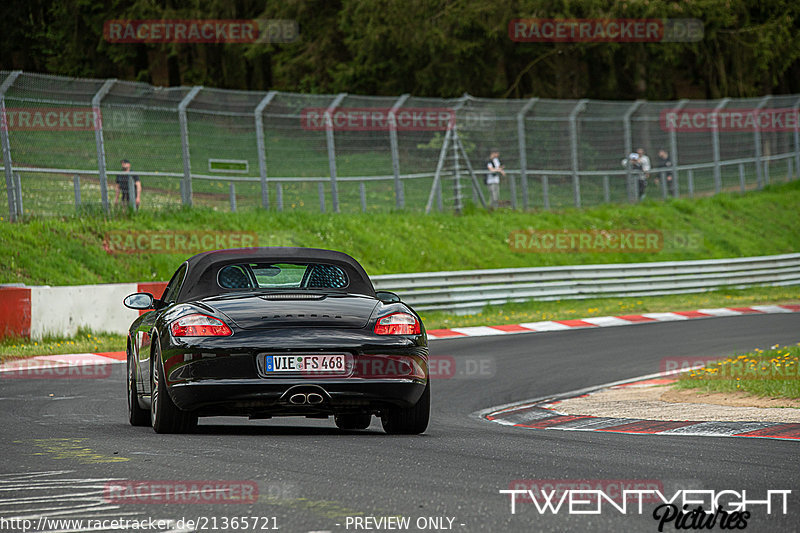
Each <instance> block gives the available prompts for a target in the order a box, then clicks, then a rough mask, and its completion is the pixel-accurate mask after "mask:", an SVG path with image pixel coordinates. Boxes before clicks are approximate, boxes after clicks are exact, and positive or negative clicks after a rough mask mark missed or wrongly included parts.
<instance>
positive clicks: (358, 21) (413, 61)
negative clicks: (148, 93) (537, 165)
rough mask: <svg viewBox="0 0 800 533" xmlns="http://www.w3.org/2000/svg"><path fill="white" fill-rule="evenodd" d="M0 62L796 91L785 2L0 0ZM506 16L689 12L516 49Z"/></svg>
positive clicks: (476, 90) (464, 83) (366, 80)
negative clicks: (116, 24) (224, 34)
mask: <svg viewBox="0 0 800 533" xmlns="http://www.w3.org/2000/svg"><path fill="white" fill-rule="evenodd" d="M3 12H4V15H5V16H4V17H2V19H0V67H1V68H2V69H7V70H8V69H23V70H27V71H35V72H49V73H57V74H64V75H69V76H81V77H115V78H119V79H129V80H139V81H146V82H149V83H154V84H157V85H194V84H199V85H205V86H209V87H223V88H232V89H258V90H267V89H277V90H283V91H296V92H312V93H335V92H341V91H345V92H350V93H359V94H378V95H397V94H401V93H406V92H408V93H412V94H414V95H419V96H458V95H461V94H462V93H464V92H468V93H470V94H472V95H475V96H485V97H500V98H502V97H512V98H522V97H529V96H540V97H549V98H579V97H587V98H600V99H613V100H628V99H634V98H647V99H651V100H668V99H675V98H684V97H685V98H718V97H722V96H731V97H741V96H757V95H764V94H781V93H799V92H800V2H797V0H675V1H659V0H581V1H574V0H572V1H570V0H508V1H501V2H492V1H485V0H281V1H279V0H267V1H266V3H265V1H264V0H163V1H157V0H6V2H5V4H4V8H3ZM264 18H266V19H292V20H295V21H297V23H298V25H299V34H300V37H299V39H298V40H297V41H296V42H293V43H275V44H262V43H248V44H234V43H227V44H202V43H191V44H180V43H161V44H146V43H137V44H125V43H110V42H108V41H106V40H105V39H104V36H103V25H104V23H105V22H106V21H108V20H112V19H149V20H153V19H173V20H174V19H264ZM517 18H553V19H563V18H567V19H575V18H649V19H652V18H658V19H664V18H669V19H686V18H695V19H699V20H700V21H702V23H703V26H704V37H703V39H702V40H700V41H697V42H678V43H674V42H673V43H608V42H594V43H591V42H584V43H521V42H515V41H513V40H512V39H511V38H510V37H509V33H508V24H509V21H511V20H512V19H517Z"/></svg>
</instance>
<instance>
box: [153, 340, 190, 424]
mask: <svg viewBox="0 0 800 533" xmlns="http://www.w3.org/2000/svg"><path fill="white" fill-rule="evenodd" d="M152 359H153V369H152V371H151V373H150V375H151V377H150V379H151V384H152V386H151V388H150V390H151V391H152V397H151V402H150V421H151V423H152V425H153V429H154V430H155V432H156V433H188V432H189V431H191V430H193V429H194V428H195V426H197V415H196V414H194V413H191V412H189V411H182V410H181V409H179V408H178V406H177V405H175V402H173V401H172V398H170V396H169V391H168V390H167V379H166V376H165V375H164V364H163V363H162V362H161V349H160V348H159V347H158V344H156V349H155V350H154V352H153V357H152Z"/></svg>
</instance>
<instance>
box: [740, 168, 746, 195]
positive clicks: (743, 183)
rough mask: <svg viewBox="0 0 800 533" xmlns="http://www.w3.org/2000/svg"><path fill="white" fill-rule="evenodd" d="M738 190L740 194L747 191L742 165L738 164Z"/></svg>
mask: <svg viewBox="0 0 800 533" xmlns="http://www.w3.org/2000/svg"><path fill="white" fill-rule="evenodd" d="M739 188H740V189H741V191H742V192H745V191H746V190H747V187H746V184H745V180H744V163H739Z"/></svg>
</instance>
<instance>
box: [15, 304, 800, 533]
mask: <svg viewBox="0 0 800 533" xmlns="http://www.w3.org/2000/svg"><path fill="white" fill-rule="evenodd" d="M797 342H800V314H798V313H795V314H776V315H748V316H738V317H725V318H713V319H704V320H690V321H683V322H665V323H651V324H641V325H636V326H630V327H616V328H598V329H594V330H593V329H584V330H574V331H562V332H546V333H533V334H520V335H508V336H501V337H488V338H480V337H472V338H464V339H453V340H434V341H432V342H431V352H432V355H438V356H448V355H449V356H452V357H453V358H454V359H455V360H456V362H458V363H459V365H460V366H462V367H464V368H467V369H468V370H469V369H470V368H472V369H474V368H475V365H472V366H465V362H466V361H468V360H469V361H473V362H475V361H483V362H486V361H488V362H489V366H484V367H483V369H484V371H483V372H476V374H475V375H464V376H454V377H453V378H451V379H437V380H436V381H434V382H433V418H432V422H431V426H430V427H429V429H428V431H427V433H426V434H424V435H422V436H416V437H397V436H388V435H386V434H384V433H383V431H382V430H381V428H380V424H379V422H377V421H373V425H372V426H371V427H370V428H369V430H367V431H362V432H351V433H346V432H342V431H339V430H337V429H336V428H335V426H334V425H333V422H332V421H325V420H305V419H275V420H266V421H247V420H246V419H235V418H231V419H226V418H213V419H201V425H200V427H199V430H198V432H197V433H195V434H191V435H156V434H155V433H154V432H153V431H152V429H150V428H134V427H131V426H130V425H128V422H127V419H126V400H125V379H124V374H125V365H114V366H113V373H112V375H111V377H110V378H106V379H69V380H67V379H0V401H1V402H2V410H1V411H0V416H2V422H1V423H2V427H3V432H2V439H0V442H1V443H2V448H0V516H2V517H4V518H9V517H28V518H30V519H31V520H34V522H36V521H37V520H38V519H39V517H40V516H43V515H44V516H47V517H48V518H75V519H79V518H82V519H91V518H100V517H102V518H106V519H113V518H115V517H123V518H129V519H144V518H148V517H150V518H154V519H156V518H161V519H170V520H172V521H173V522H171V523H170V524H171V525H170V527H169V528H167V529H162V531H166V530H177V529H176V528H177V527H178V524H179V522H178V521H179V520H180V519H181V518H189V519H196V518H198V517H207V519H201V521H202V522H204V525H205V526H206V527H205V529H204V530H206V531H213V530H214V529H213V526H214V525H215V523H214V522H213V521H212V520H213V519H214V518H216V520H217V521H216V526H217V529H216V530H218V531H236V530H241V531H244V530H246V531H262V530H266V529H262V526H265V527H274V526H277V527H278V528H280V529H279V530H280V531H282V532H308V531H332V532H338V531H342V532H343V531H386V530H388V529H387V528H385V527H384V528H382V529H379V528H377V527H374V525H375V523H374V522H360V523H361V524H362V525H363V524H368V529H364V528H357V527H356V526H357V525H358V524H357V523H356V522H355V520H354V517H360V518H362V519H363V518H367V517H374V518H375V519H378V518H380V517H387V516H401V517H409V518H410V526H411V527H410V529H409V530H410V531H419V530H427V531H450V530H452V531H456V532H478V531H492V532H494V531H657V526H658V522H657V521H656V520H654V519H653V517H652V516H651V513H652V508H653V507H652V506H648V505H645V508H644V512H643V513H642V514H641V515H640V514H639V513H638V512H637V511H635V510H632V508H628V513H627V514H624V515H623V514H621V513H620V512H618V511H616V510H615V509H613V508H608V507H604V508H603V513H602V514H600V515H596V514H595V515H571V514H569V513H568V512H566V511H565V510H564V509H562V510H561V511H560V512H559V513H557V514H555V515H553V514H541V515H540V514H539V513H538V512H537V511H536V510H535V508H534V507H533V505H532V504H530V503H527V504H526V503H518V504H517V509H516V514H513V515H512V514H511V509H510V498H509V496H507V495H504V494H500V493H499V490H501V489H508V488H509V485H510V483H512V481H514V480H578V479H588V480H596V481H600V480H609V483H612V484H613V482H615V480H616V482H619V481H620V480H629V481H636V480H638V481H642V480H648V481H656V482H658V483H660V486H663V487H664V491H665V493H666V494H667V496H670V495H671V493H672V492H674V491H676V490H680V489H686V490H688V489H713V490H717V491H719V490H735V491H741V490H742V489H745V490H746V491H747V493H748V496H749V499H764V497H765V496H766V491H767V490H779V489H784V490H792V493H791V495H790V496H789V500H788V513H787V514H785V515H784V514H783V513H782V511H781V510H780V508H777V507H776V508H773V510H772V515H769V516H768V515H767V513H766V509H765V507H764V506H756V507H754V508H752V509H751V512H752V515H751V517H750V519H749V520H748V522H747V528H746V531H770V532H790V531H799V530H800V466H798V459H799V458H800V453H798V452H800V443H798V442H791V441H782V440H771V439H742V438H736V439H734V438H711V437H687V436H680V437H672V436H662V435H624V434H608V433H591V432H587V433H583V432H563V431H546V430H521V429H517V428H509V427H503V426H500V425H498V424H493V423H489V422H486V421H483V420H479V419H477V418H476V417H474V416H473V415H472V414H473V413H474V412H475V411H478V410H480V409H484V408H487V407H491V406H496V405H500V404H503V403H508V402H513V401H517V400H523V399H526V398H533V397H540V396H545V395H548V394H557V393H561V392H566V391H570V390H575V389H580V388H583V387H588V386H591V385H599V384H602V383H607V382H611V381H616V380H621V379H625V378H632V377H636V376H641V375H645V374H652V373H654V372H658V371H659V364H660V361H661V360H662V359H663V358H666V357H680V356H724V355H729V354H731V353H734V352H736V351H744V350H750V349H752V348H756V347H760V348H765V347H768V346H770V345H773V344H775V343H780V344H790V343H791V344H794V343H797ZM487 369H489V370H490V371H486V370H487ZM109 480H135V481H144V480H150V481H163V480H177V481H186V480H196V481H199V480H208V481H213V482H220V481H246V480H249V481H255V482H257V483H258V498H257V499H256V501H255V502H254V503H253V502H250V503H237V504H230V503H228V504H225V503H222V502H217V503H185V502H175V503H169V504H164V503H149V504H148V503H142V502H137V503H121V504H120V503H113V502H112V503H109V502H108V501H106V500H105V499H104V487H105V486H106V483H108V482H109ZM238 516H247V517H251V521H252V519H253V518H256V517H263V518H261V519H260V522H259V523H258V527H257V528H252V527H251V528H249V529H241V525H240V526H239V527H231V525H230V524H232V522H229V525H228V527H227V528H222V527H221V526H222V519H223V518H231V517H238ZM272 517H274V518H272ZM428 518H430V519H432V520H430V521H428V520H427V519H428ZM267 519H269V520H267ZM448 519H451V520H452V522H451V521H450V520H448ZM386 524H387V523H386V522H383V523H382V525H384V526H385V525H386ZM2 525H3V524H2V523H0V526H2ZM251 525H252V524H251ZM418 526H420V528H419V529H418ZM437 526H438V527H437ZM2 529H3V528H2V527H0V530H2ZM53 529H54V528H52V527H51V528H49V529H48V530H53ZM4 530H14V529H13V528H11V527H6V528H5V529H4ZM17 530H21V529H17ZM73 530H77V529H73ZM183 530H187V531H188V530H191V528H188V529H187V528H184V529H183ZM198 530H203V529H198ZM666 530H668V531H672V530H674V528H673V526H668V527H667V529H666ZM715 530H721V529H720V528H719V527H718V526H717V527H716V528H715ZM149 531H157V529H149Z"/></svg>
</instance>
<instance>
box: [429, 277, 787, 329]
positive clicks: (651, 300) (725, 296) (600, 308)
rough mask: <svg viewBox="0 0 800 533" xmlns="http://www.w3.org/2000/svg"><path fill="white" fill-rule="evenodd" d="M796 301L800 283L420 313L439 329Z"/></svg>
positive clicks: (430, 326)
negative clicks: (465, 312)
mask: <svg viewBox="0 0 800 533" xmlns="http://www.w3.org/2000/svg"><path fill="white" fill-rule="evenodd" d="M798 302H800V287H753V288H750V289H742V290H734V289H722V290H719V291H712V292H703V293H696V294H673V295H667V296H650V297H647V298H643V297H639V298H597V299H590V300H557V301H549V302H539V301H531V302H523V303H514V304H506V305H502V306H486V308H485V309H484V310H483V311H482V312H480V313H476V314H471V315H463V316H457V315H453V314H451V313H444V312H440V311H423V312H421V313H420V315H421V316H422V320H423V322H424V323H425V327H426V328H427V329H438V328H457V327H465V326H492V325H502V324H520V323H523V322H538V321H540V320H568V319H573V318H589V317H593V316H620V315H634V314H640V313H660V312H669V311H692V310H695V309H710V308H715V307H745V306H749V305H758V304H781V303H798Z"/></svg>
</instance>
